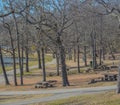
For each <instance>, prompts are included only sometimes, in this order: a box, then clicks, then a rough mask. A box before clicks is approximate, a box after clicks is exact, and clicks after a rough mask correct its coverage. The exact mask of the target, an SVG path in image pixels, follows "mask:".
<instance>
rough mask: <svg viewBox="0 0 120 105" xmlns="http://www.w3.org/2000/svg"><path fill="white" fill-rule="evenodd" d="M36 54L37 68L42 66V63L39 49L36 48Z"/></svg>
mask: <svg viewBox="0 0 120 105" xmlns="http://www.w3.org/2000/svg"><path fill="white" fill-rule="evenodd" d="M37 55H38V68H39V69H41V68H42V65H41V56H40V50H37Z"/></svg>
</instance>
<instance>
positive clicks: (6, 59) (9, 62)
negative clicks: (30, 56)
mask: <svg viewBox="0 0 120 105" xmlns="http://www.w3.org/2000/svg"><path fill="white" fill-rule="evenodd" d="M3 60H4V64H5V66H11V65H12V64H13V58H12V57H3ZM16 63H17V64H18V63H19V60H18V58H16ZM24 63H25V58H24ZM0 65H1V61H0Z"/></svg>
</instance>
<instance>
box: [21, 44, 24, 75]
mask: <svg viewBox="0 0 120 105" xmlns="http://www.w3.org/2000/svg"><path fill="white" fill-rule="evenodd" d="M23 68H24V49H23V46H22V49H21V69H22V75H23V74H24V72H23Z"/></svg>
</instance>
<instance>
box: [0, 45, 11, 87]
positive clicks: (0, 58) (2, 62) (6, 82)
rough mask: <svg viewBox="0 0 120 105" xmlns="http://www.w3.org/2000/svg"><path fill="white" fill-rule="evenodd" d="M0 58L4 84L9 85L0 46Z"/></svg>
mask: <svg viewBox="0 0 120 105" xmlns="http://www.w3.org/2000/svg"><path fill="white" fill-rule="evenodd" d="M0 60H1V65H2V70H3V74H4V78H5V84H6V85H9V84H10V83H9V80H8V77H7V74H6V70H5V66H4V61H3V56H2V49H1V46H0Z"/></svg>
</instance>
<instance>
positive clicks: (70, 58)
mask: <svg viewBox="0 0 120 105" xmlns="http://www.w3.org/2000/svg"><path fill="white" fill-rule="evenodd" d="M68 59H69V60H72V51H71V49H70V48H69V49H68Z"/></svg>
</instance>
